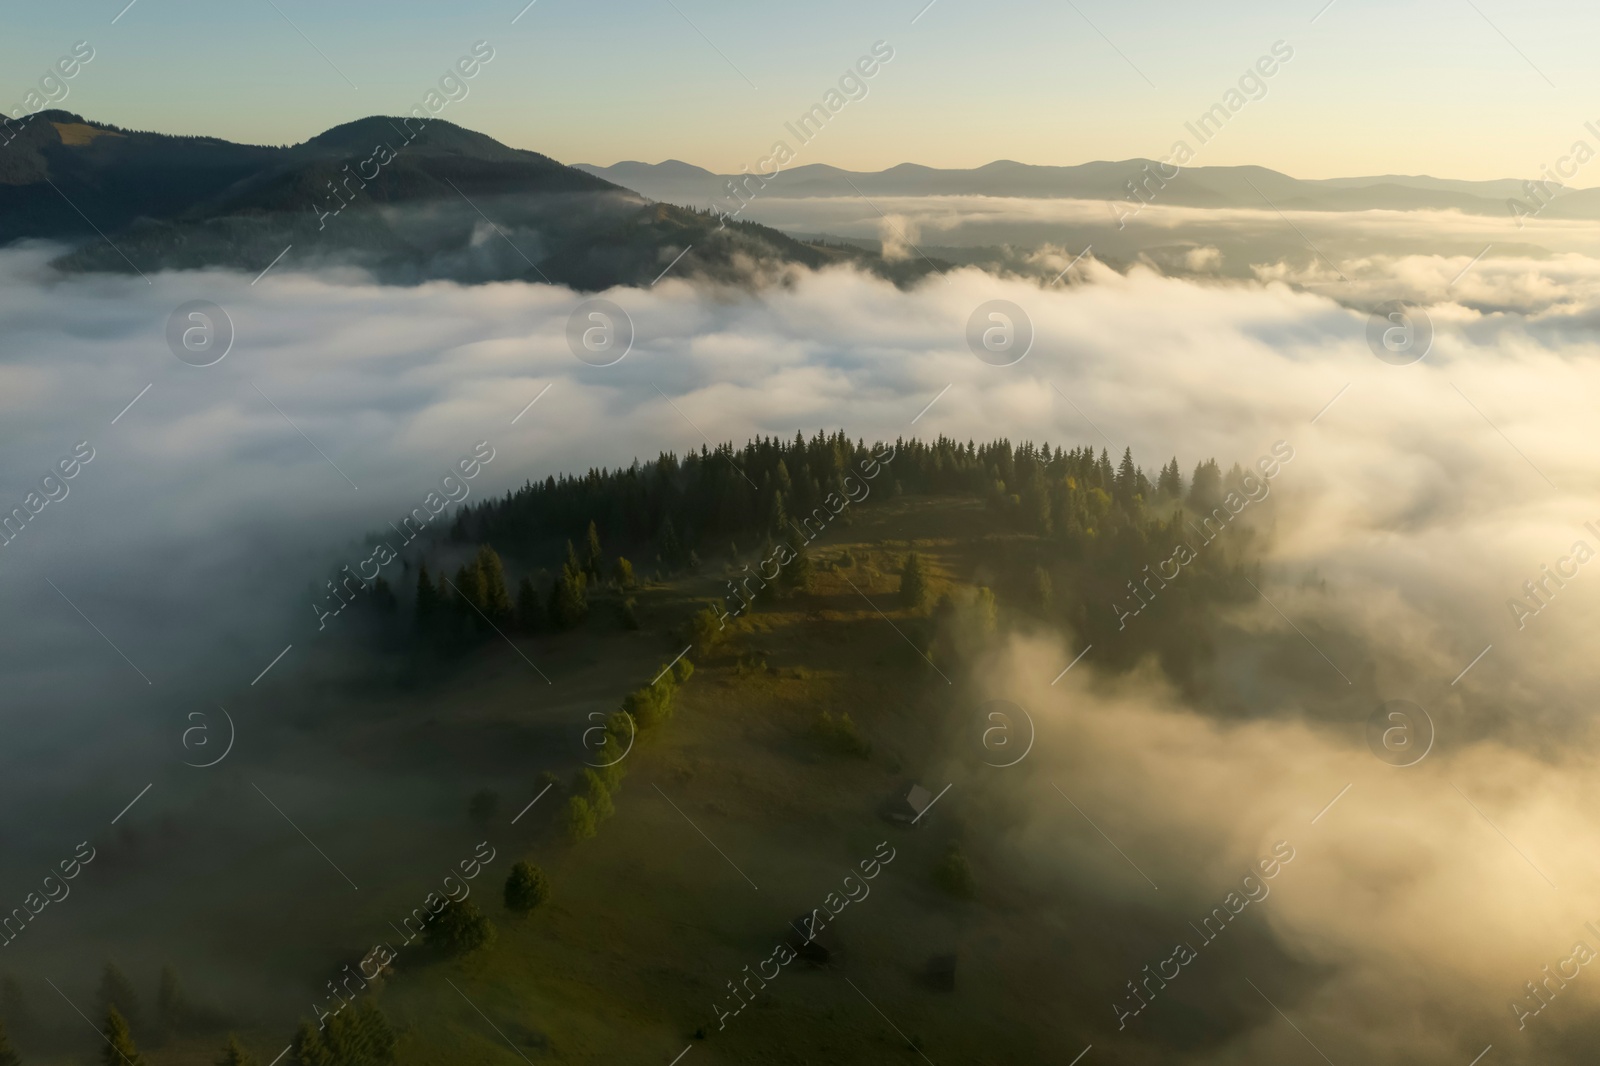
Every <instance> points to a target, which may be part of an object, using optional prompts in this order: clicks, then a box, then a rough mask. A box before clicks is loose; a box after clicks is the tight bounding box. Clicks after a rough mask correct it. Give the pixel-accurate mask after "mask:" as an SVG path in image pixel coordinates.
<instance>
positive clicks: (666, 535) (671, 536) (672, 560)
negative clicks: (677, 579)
mask: <svg viewBox="0 0 1600 1066" xmlns="http://www.w3.org/2000/svg"><path fill="white" fill-rule="evenodd" d="M661 558H662V559H663V560H664V561H665V562H666V564H667V566H668V567H669V568H676V567H677V566H678V565H679V564H680V563H682V561H683V542H682V541H681V540H679V539H678V531H677V529H675V528H674V527H673V525H672V516H671V515H668V516H667V518H666V521H664V522H662V524H661Z"/></svg>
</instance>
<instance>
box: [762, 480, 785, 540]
mask: <svg viewBox="0 0 1600 1066" xmlns="http://www.w3.org/2000/svg"><path fill="white" fill-rule="evenodd" d="M787 528H789V512H788V511H787V510H785V509H784V506H783V491H782V490H781V489H780V490H777V491H774V492H773V494H772V502H771V503H770V504H769V505H768V506H767V529H768V530H769V531H771V532H772V533H777V534H781V533H782V532H783V531H784V530H785V529H787Z"/></svg>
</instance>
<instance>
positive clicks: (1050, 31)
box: [0, 0, 1600, 185]
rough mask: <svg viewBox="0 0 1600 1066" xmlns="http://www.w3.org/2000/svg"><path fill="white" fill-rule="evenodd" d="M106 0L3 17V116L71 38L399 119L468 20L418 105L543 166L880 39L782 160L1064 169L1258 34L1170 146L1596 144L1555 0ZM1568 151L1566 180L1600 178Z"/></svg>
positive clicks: (747, 123) (778, 120)
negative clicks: (1286, 49) (487, 46)
mask: <svg viewBox="0 0 1600 1066" xmlns="http://www.w3.org/2000/svg"><path fill="white" fill-rule="evenodd" d="M125 2H126V0H93V2H75V3H58V4H51V5H26V6H22V5H18V9H17V10H15V11H12V12H9V13H8V14H7V16H6V23H5V30H6V32H5V34H4V35H3V38H0V71H4V76H3V78H0V92H3V93H4V94H5V95H4V101H5V102H4V108H5V110H7V111H9V110H10V109H11V108H13V107H16V106H19V105H20V104H21V103H22V100H23V98H24V94H25V93H26V92H27V90H28V89H29V88H30V86H31V85H32V84H33V82H34V81H35V80H36V79H37V78H38V77H39V75H41V74H43V73H44V72H45V70H46V69H47V67H48V66H49V65H50V64H51V63H52V62H54V60H55V59H56V58H57V57H58V56H60V55H62V54H64V53H65V52H67V50H68V48H69V46H70V45H71V44H72V43H73V42H74V41H77V40H88V41H89V42H90V43H91V44H92V45H93V46H94V48H95V50H96V53H97V55H96V58H95V59H94V61H93V62H92V63H90V64H89V65H88V66H87V67H85V68H84V69H83V71H82V72H81V73H80V74H79V75H78V76H77V77H76V78H75V79H73V81H72V83H71V87H70V96H69V97H68V98H67V100H66V101H65V102H64V103H63V104H62V105H61V106H63V107H66V108H68V109H69V110H75V111H78V112H79V113H81V114H84V115H85V116H87V117H90V118H94V119H98V120H102V121H108V122H114V123H116V124H118V125H122V126H129V127H135V128H141V129H158V130H162V131H167V132H180V133H203V134H212V135H216V136H222V137H228V138H231V139H236V140H249V141H257V142H267V143H281V142H295V141H299V140H303V139H305V138H306V137H308V136H310V135H312V134H314V133H317V132H320V131H321V130H322V129H325V128H326V127H328V126H331V125H335V124H337V123H339V122H343V121H347V120H349V119H352V118H357V117H360V116H363V115H368V114H374V113H398V112H403V111H405V110H406V109H408V108H409V107H410V105H412V104H413V103H415V102H417V101H418V100H420V99H421V97H422V95H423V93H424V92H426V91H427V90H428V88H429V87H430V86H431V85H432V84H433V83H434V82H435V80H436V79H437V78H438V77H439V76H440V75H441V74H443V73H444V71H445V70H446V68H447V67H448V66H449V65H450V64H451V63H453V62H454V61H455V60H456V58H457V57H459V56H461V55H463V54H465V53H466V51H467V49H468V46H469V45H470V44H471V43H472V42H474V41H476V40H479V39H487V40H488V41H489V42H490V43H491V44H492V45H493V46H494V48H495V50H496V53H497V55H496V58H495V60H494V61H493V62H492V63H490V64H489V66H488V67H486V68H485V69H484V70H483V72H482V73H481V74H480V75H479V76H478V77H477V79H476V80H475V81H474V82H473V83H472V85H471V95H470V96H469V97H468V98H467V99H465V100H462V101H461V102H459V103H453V104H451V105H449V107H447V108H446V109H445V111H444V112H443V114H442V117H444V118H446V119H450V120H452V121H456V122H459V123H461V124H462V125H465V126H469V127H472V128H475V129H479V130H482V131H484V132H486V133H489V134H491V135H493V136H495V137H497V138H499V139H501V140H503V141H505V142H507V143H508V144H512V145H515V146H517V147H523V148H533V149H537V150H539V151H543V152H546V153H548V154H550V155H552V156H554V157H556V158H557V159H560V160H562V161H564V162H590V163H601V164H606V163H613V162H616V161H617V160H619V159H644V160H647V161H651V162H654V161H658V160H661V159H664V158H671V157H675V158H680V159H684V160H686V161H689V162H692V163H696V164H699V165H702V166H707V167H710V168H713V169H717V170H737V169H738V168H739V166H740V165H741V164H744V163H749V164H751V165H754V163H755V162H756V161H757V160H758V159H760V158H762V157H764V156H765V155H766V154H767V152H768V150H769V149H770V148H771V145H772V142H773V141H774V140H775V139H777V138H780V137H781V138H784V139H785V140H789V141H790V142H791V143H794V142H793V138H792V137H791V136H790V135H788V134H787V133H786V131H785V130H784V127H783V124H784V122H785V121H787V120H790V119H793V118H794V117H795V116H797V115H798V114H800V113H801V112H802V111H804V110H805V109H806V108H807V107H809V106H810V105H811V104H812V103H814V102H816V101H818V100H820V99H821V98H822V96H823V94H824V93H825V92H826V91H827V90H828V89H829V88H830V87H831V86H832V85H833V84H834V83H835V82H836V80H837V79H838V77H839V76H840V74H841V73H843V72H844V70H845V69H846V67H847V66H849V65H850V64H852V63H853V62H854V61H855V60H856V59H857V58H858V57H860V56H862V55H864V54H866V53H867V51H868V50H869V48H870V47H871V45H872V43H873V42H874V41H877V40H885V41H887V42H889V44H890V45H892V46H893V48H894V50H895V58H894V59H893V61H892V62H890V63H888V64H887V65H886V66H885V67H884V68H883V69H882V71H881V72H880V73H878V74H877V75H876V76H875V77H874V78H873V79H872V80H871V82H870V92H869V95H868V96H867V98H865V99H863V100H860V101H856V102H852V103H851V104H849V105H848V106H847V107H846V108H844V110H843V111H842V112H841V113H840V114H839V116H838V117H837V118H836V120H835V121H834V122H832V123H831V124H830V125H829V127H828V129H827V130H826V132H825V133H824V134H823V135H822V136H820V137H818V138H817V139H816V140H815V141H814V142H813V143H811V144H809V145H807V146H806V147H805V148H804V149H803V150H802V151H801V154H800V157H799V159H798V160H797V162H824V163H833V164H836V165H841V166H847V167H852V168H859V169H877V168H881V167H885V166H890V165H893V164H895V163H899V162H907V161H910V162H919V163H926V164H929V165H933V166H947V167H954V166H976V165H980V164H982V163H985V162H988V161H990V160H993V159H998V158H1010V159H1017V160H1021V161H1024V162H1029V163H1056V164H1064V163H1078V162H1083V161H1086V160H1091V159H1108V158H1110V159H1116V158H1125V157H1128V156H1135V155H1148V156H1155V157H1160V156H1162V155H1164V154H1166V152H1167V151H1168V150H1169V149H1170V148H1171V146H1172V142H1173V141H1174V140H1175V139H1176V138H1179V137H1184V136H1186V134H1185V131H1184V128H1183V123H1184V121H1185V120H1188V119H1192V118H1194V117H1196V116H1197V115H1199V114H1200V113H1201V112H1202V111H1204V110H1205V109H1206V108H1207V107H1209V106H1210V105H1211V104H1212V103H1214V102H1216V101H1217V100H1219V99H1220V98H1221V97H1222V96H1223V94H1224V93H1225V91H1226V90H1227V89H1229V88H1230V87H1231V86H1232V85H1233V84H1234V83H1235V82H1236V81H1237V79H1238V78H1239V76H1240V74H1241V73H1243V72H1244V71H1245V70H1246V68H1247V67H1248V66H1249V65H1250V64H1252V63H1253V62H1254V61H1255V60H1256V59H1257V57H1259V56H1262V55H1264V54H1266V53H1267V52H1268V51H1269V49H1270V47H1271V45H1272V43H1273V42H1274V41H1276V40H1280V39H1281V40H1284V41H1286V42H1288V43H1289V44H1290V45H1291V46H1292V47H1293V48H1294V51H1295V55H1294V58H1293V60H1291V61H1290V62H1288V63H1287V64H1285V65H1284V66H1283V67H1282V69H1281V70H1279V71H1278V72H1277V73H1276V74H1275V75H1274V76H1273V77H1272V78H1271V79H1270V81H1268V83H1267V86H1268V92H1267V95H1266V97H1265V98H1263V99H1261V100H1259V101H1255V102H1252V103H1250V104H1249V105H1247V106H1246V107H1245V108H1243V109H1242V110H1241V111H1240V112H1239V114H1237V115H1236V116H1235V117H1234V118H1233V120H1232V121H1231V122H1230V123H1229V124H1228V126H1227V128H1226V129H1225V130H1224V132H1223V133H1222V134H1221V135H1219V136H1218V137H1217V138H1215V139H1214V140H1213V141H1212V142H1211V143H1210V144H1208V145H1206V146H1205V148H1204V149H1203V150H1202V152H1201V154H1200V155H1199V157H1198V158H1197V159H1196V160H1195V162H1196V163H1219V164H1233V163H1260V164H1262V165H1265V166H1270V167H1274V168H1276V169H1279V170H1283V171H1286V172H1289V173H1291V174H1295V175H1297V176H1302V177H1332V176H1339V175H1350V174H1369V173H1393V172H1397V173H1432V174H1436V175H1440V176H1447V177H1471V178H1487V177H1534V176H1537V173H1538V169H1539V167H1540V165H1541V164H1542V163H1547V162H1552V161H1554V159H1555V158H1556V157H1557V156H1558V155H1561V154H1562V153H1564V152H1566V151H1567V150H1568V148H1569V147H1570V145H1571V143H1572V141H1573V140H1574V139H1575V138H1577V137H1580V136H1588V137H1589V138H1590V140H1591V142H1592V143H1594V144H1595V145H1596V146H1600V138H1597V137H1595V136H1594V135H1592V134H1586V133H1585V131H1584V129H1583V122H1584V120H1585V119H1591V118H1592V119H1597V120H1600V78H1597V77H1596V73H1595V68H1594V64H1593V62H1592V57H1590V56H1589V55H1588V50H1589V49H1590V46H1591V43H1592V42H1593V41H1594V40H1595V39H1596V38H1597V36H1600V9H1596V8H1595V6H1594V5H1592V4H1589V5H1584V4H1580V3H1578V2H1576V0H1559V2H1547V0H1539V2H1535V3H1532V4H1528V5H1523V6H1520V7H1519V6H1516V5H1514V4H1513V3H1511V2H1510V0H1472V2H1468V0H1401V2H1394V0H1334V3H1333V4H1332V6H1331V7H1329V8H1328V9H1327V10H1326V11H1325V12H1324V13H1323V14H1322V15H1321V16H1320V17H1319V18H1317V21H1316V22H1315V23H1313V22H1312V19H1313V16H1316V15H1317V13H1318V10H1319V9H1320V8H1321V7H1322V6H1323V2H1324V0H1309V2H1306V0H1293V2H1279V3H1266V2H1258V0H1237V2H1225V3H1207V4H1193V3H1180V2H1174V0H1159V2H1146V3H1114V2H1111V0H1071V2H1070V3H1069V2H1068V0H1048V2H1046V0H982V2H981V3H979V2H976V0H935V3H934V4H933V5H932V7H931V8H929V9H928V10H926V12H925V13H923V14H922V15H921V17H920V18H918V19H917V21H916V22H915V24H913V22H912V19H913V17H914V16H916V15H917V13H918V12H919V11H920V10H922V8H923V5H924V3H925V2H926V0H873V2H870V3H860V2H844V0H818V2H813V3H808V4H804V5H798V4H786V5H782V6H779V5H774V4H766V5H762V4H756V3H751V2H749V0H739V2H734V0H586V2H581V3H580V2H577V0H538V2H537V3H535V4H534V5H533V6H532V7H531V8H530V9H528V10H527V12H526V13H525V14H524V15H522V17H521V19H520V20H519V21H518V22H517V23H516V24H515V25H512V18H513V16H515V15H516V14H517V12H518V11H519V10H520V9H521V7H522V3H523V2H525V0H503V2H502V0H494V2H485V0H466V2H454V3H448V4H446V3H437V2H435V3H424V2H421V0H384V2H382V3H380V2H377V0H340V2H339V3H327V2H324V3H315V2H312V0H227V2H226V3H221V4H219V3H217V2H216V0H204V2H202V0H136V2H135V4H134V6H133V7H132V8H131V9H129V10H128V11H127V12H126V13H125V14H123V15H122V16H121V18H120V20H119V21H117V22H116V23H115V24H114V25H113V24H112V19H113V17H114V16H116V15H117V13H118V12H119V11H120V10H122V8H123V6H124V4H125ZM274 2H275V3H276V5H277V8H278V9H281V12H282V13H281V14H280V12H279V10H275V9H274ZM1474 3H1475V4H1476V7H1474ZM1074 4H1075V5H1076V7H1074ZM674 5H676V9H675V7H674ZM1480 11H1481V14H1480ZM1080 12H1081V14H1080ZM285 16H287V19H288V20H292V21H293V23H294V25H295V26H298V27H299V30H300V31H303V32H304V34H305V36H306V37H308V38H309V39H310V42H311V43H308V42H307V40H305V39H302V37H301V36H300V34H299V33H298V32H297V31H296V30H295V29H294V28H293V27H291V25H290V23H289V21H286V18H285ZM691 22H692V23H693V25H691ZM1091 23H1092V26H1091ZM1491 23H1492V24H1491ZM695 27H698V31H697V29H696V28H695ZM702 32H703V34H704V38H703V37H702V36H701V33H702ZM1101 34H1104V37H1102V36H1101ZM1502 34H1504V36H1502ZM707 38H708V39H709V43H708V40H707ZM1507 38H1509V40H1508V39H1507ZM317 49H320V50H321V51H322V52H323V53H325V54H326V59H324V58H323V56H322V55H319V54H318V51H317ZM1519 50H1520V53H1519ZM719 52H720V54H719ZM1119 53H1120V54H1119ZM1524 56H1525V57H1526V58H1524ZM1124 57H1125V58H1124ZM335 68H337V70H335ZM735 68H737V69H735ZM1135 68H1137V70H1136V69H1135ZM1535 68H1537V69H1535ZM341 72H342V73H341ZM345 78H348V79H349V80H350V81H351V82H354V83H355V84H356V85H357V86H359V90H358V89H352V88H351V86H350V85H349V84H347V82H346V81H345ZM746 78H748V79H749V80H750V81H751V82H754V83H755V85H756V86H757V87H758V88H755V89H752V88H751V86H750V85H749V84H747V82H746V80H745V79H746ZM1546 78H1548V79H1549V81H1550V82H1553V83H1554V85H1555V86H1556V87H1552V85H1551V84H1548V83H1547V81H1546ZM1146 79H1148V82H1147V80H1146ZM1151 82H1153V83H1154V87H1152V85H1151V84H1149V83H1151ZM1191 140H1192V139H1191ZM1593 166H1594V167H1595V168H1596V173H1595V174H1594V175H1590V174H1587V173H1582V172H1580V174H1579V175H1578V176H1577V177H1575V178H1574V179H1573V181H1574V183H1575V184H1578V185H1595V184H1600V163H1596V164H1593Z"/></svg>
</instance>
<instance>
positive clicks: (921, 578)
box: [900, 552, 928, 610]
mask: <svg viewBox="0 0 1600 1066" xmlns="http://www.w3.org/2000/svg"><path fill="white" fill-rule="evenodd" d="M900 602H901V603H902V604H904V605H905V606H907V607H909V608H911V609H912V610H917V609H918V608H920V607H921V606H922V605H923V604H925V603H927V602H928V575H927V573H926V571H924V569H923V566H922V556H920V555H918V554H917V553H916V552H911V553H910V554H908V555H907V556H906V565H905V567H904V568H903V569H902V570H901V571H900Z"/></svg>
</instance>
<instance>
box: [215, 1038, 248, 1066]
mask: <svg viewBox="0 0 1600 1066" xmlns="http://www.w3.org/2000/svg"><path fill="white" fill-rule="evenodd" d="M217 1066H256V1060H255V1059H254V1058H253V1057H251V1055H250V1053H249V1052H247V1051H245V1049H244V1047H243V1045H241V1044H240V1043H239V1038H238V1037H236V1036H234V1035H233V1034H232V1033H229V1034H228V1042H227V1043H226V1044H224V1045H222V1058H220V1059H218V1060H217Z"/></svg>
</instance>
